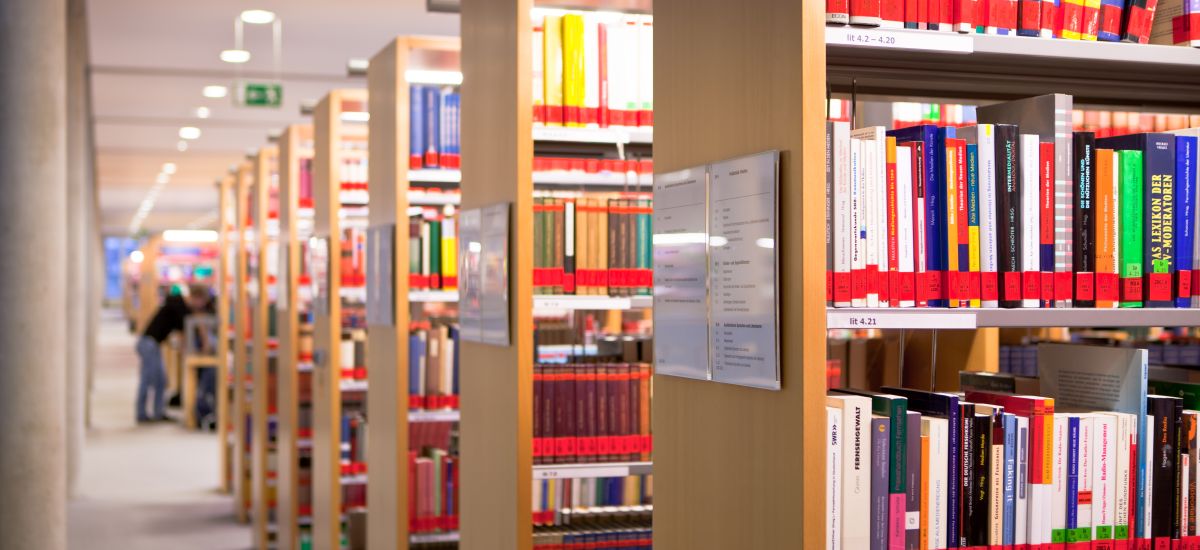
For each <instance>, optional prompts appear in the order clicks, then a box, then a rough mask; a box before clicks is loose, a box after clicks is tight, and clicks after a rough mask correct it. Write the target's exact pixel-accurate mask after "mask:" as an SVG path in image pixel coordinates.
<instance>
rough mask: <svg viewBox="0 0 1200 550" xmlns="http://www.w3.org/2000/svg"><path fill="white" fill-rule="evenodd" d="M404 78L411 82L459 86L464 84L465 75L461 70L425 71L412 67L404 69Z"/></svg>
mask: <svg viewBox="0 0 1200 550" xmlns="http://www.w3.org/2000/svg"><path fill="white" fill-rule="evenodd" d="M404 80H405V81H406V82H408V83H409V84H436V85H443V86H458V85H461V84H462V80H463V76H462V73H461V72H459V71H423V70H418V69H410V70H407V71H404Z"/></svg>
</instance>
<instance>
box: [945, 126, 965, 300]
mask: <svg viewBox="0 0 1200 550" xmlns="http://www.w3.org/2000/svg"><path fill="white" fill-rule="evenodd" d="M960 143H962V142H961V141H960V140H958V139H946V140H945V141H944V157H943V158H944V159H945V173H946V218H945V219H946V243H945V247H946V254H947V255H946V272H947V275H946V279H947V281H948V283H949V284H948V285H947V290H948V295H949V306H950V307H966V304H965V303H964V300H963V298H964V296H963V292H962V291H963V290H964V289H963V288H962V281H961V279H960V276H961V274H962V272H963V271H964V270H963V263H962V262H963V260H966V256H967V254H964V252H966V251H965V250H963V248H964V247H967V246H969V244H968V242H967V239H966V236H967V227H966V223H965V222H966V220H965V219H963V218H964V217H965V216H964V215H963V214H965V213H966V193H965V191H966V190H965V189H963V187H965V186H964V185H963V183H965V181H966V178H964V177H962V176H964V175H965V174H963V173H962V171H961V170H959V163H958V153H959V147H958V145H959V144H960Z"/></svg>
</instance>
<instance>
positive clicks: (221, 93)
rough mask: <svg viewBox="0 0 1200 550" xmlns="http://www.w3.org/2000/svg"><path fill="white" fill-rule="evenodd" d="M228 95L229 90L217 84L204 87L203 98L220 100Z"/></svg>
mask: <svg viewBox="0 0 1200 550" xmlns="http://www.w3.org/2000/svg"><path fill="white" fill-rule="evenodd" d="M228 93H229V88H226V87H225V86H221V85H218V84H210V85H208V86H205V87H204V97H208V98H212V99H220V98H222V97H225V94H228Z"/></svg>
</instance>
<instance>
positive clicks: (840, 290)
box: [833, 272, 851, 302]
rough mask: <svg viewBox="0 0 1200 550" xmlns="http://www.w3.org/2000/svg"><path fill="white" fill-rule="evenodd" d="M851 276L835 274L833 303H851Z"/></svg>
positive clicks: (842, 273)
mask: <svg viewBox="0 0 1200 550" xmlns="http://www.w3.org/2000/svg"><path fill="white" fill-rule="evenodd" d="M850 295H851V293H850V274H849V273H845V272H841V273H834V274H833V301H834V302H849V301H850Z"/></svg>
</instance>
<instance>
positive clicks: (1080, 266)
mask: <svg viewBox="0 0 1200 550" xmlns="http://www.w3.org/2000/svg"><path fill="white" fill-rule="evenodd" d="M1073 139H1074V147H1075V149H1074V155H1073V156H1074V159H1075V165H1074V167H1073V171H1072V175H1073V177H1074V182H1075V185H1074V187H1075V197H1074V212H1073V214H1072V223H1073V224H1074V231H1073V238H1074V239H1075V242H1074V244H1073V245H1072V247H1073V249H1074V253H1073V255H1072V257H1073V261H1074V269H1075V289H1074V300H1075V302H1074V304H1075V306H1076V307H1096V293H1095V271H1096V267H1095V260H1096V251H1095V249H1094V247H1095V244H1096V243H1095V241H1096V233H1095V230H1096V229H1095V219H1094V218H1093V216H1094V211H1095V201H1096V197H1095V188H1094V185H1095V180H1096V166H1095V158H1094V156H1095V149H1096V136H1095V134H1093V133H1091V132H1075V133H1074V138H1073Z"/></svg>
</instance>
